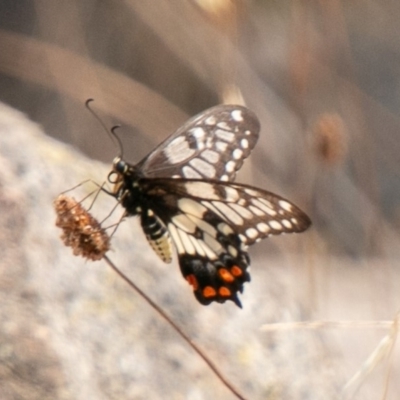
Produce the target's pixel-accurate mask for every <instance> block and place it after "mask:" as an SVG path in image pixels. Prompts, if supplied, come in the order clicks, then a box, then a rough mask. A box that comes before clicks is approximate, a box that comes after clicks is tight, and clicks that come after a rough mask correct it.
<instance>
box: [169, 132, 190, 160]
mask: <svg viewBox="0 0 400 400" xmlns="http://www.w3.org/2000/svg"><path fill="white" fill-rule="evenodd" d="M163 153H164V155H165V157H166V158H167V159H168V161H169V162H170V163H172V164H176V163H180V162H182V161H184V160H187V159H188V158H190V157H192V156H193V155H194V154H195V150H194V149H191V148H190V147H189V143H188V141H187V140H186V138H185V137H184V136H179V137H177V138H176V139H174V140H173V141H172V142H171V143H170V144H169V145H168V146H167V147H166V148H165V149H164V150H163Z"/></svg>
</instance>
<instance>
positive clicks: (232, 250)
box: [228, 246, 238, 257]
mask: <svg viewBox="0 0 400 400" xmlns="http://www.w3.org/2000/svg"><path fill="white" fill-rule="evenodd" d="M228 251H229V253H230V254H231V256H232V257H237V255H238V251H237V250H236V249H235V248H234V247H233V246H228Z"/></svg>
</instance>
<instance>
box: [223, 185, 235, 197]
mask: <svg viewBox="0 0 400 400" xmlns="http://www.w3.org/2000/svg"><path fill="white" fill-rule="evenodd" d="M223 188H224V190H225V199H226V200H227V201H237V200H238V199H239V193H238V191H237V190H236V189H234V188H232V187H230V186H223Z"/></svg>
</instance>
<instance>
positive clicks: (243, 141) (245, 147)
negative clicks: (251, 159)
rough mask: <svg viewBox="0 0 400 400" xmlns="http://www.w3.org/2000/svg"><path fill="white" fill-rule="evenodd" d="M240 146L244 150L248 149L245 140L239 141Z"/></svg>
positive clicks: (247, 143)
mask: <svg viewBox="0 0 400 400" xmlns="http://www.w3.org/2000/svg"><path fill="white" fill-rule="evenodd" d="M240 145H241V146H242V147H243V148H244V149H248V148H249V141H248V140H247V139H242V140H241V141H240Z"/></svg>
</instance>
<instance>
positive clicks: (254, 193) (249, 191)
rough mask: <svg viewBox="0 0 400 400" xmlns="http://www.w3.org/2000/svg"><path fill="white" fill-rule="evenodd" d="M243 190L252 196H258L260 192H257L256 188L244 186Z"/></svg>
mask: <svg viewBox="0 0 400 400" xmlns="http://www.w3.org/2000/svg"><path fill="white" fill-rule="evenodd" d="M244 191H245V192H246V193H247V194H248V195H250V196H253V197H259V196H260V193H259V192H257V190H254V189H249V188H246V189H245V190H244Z"/></svg>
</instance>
